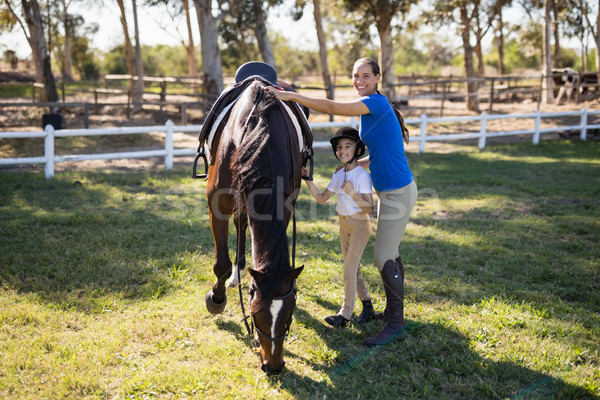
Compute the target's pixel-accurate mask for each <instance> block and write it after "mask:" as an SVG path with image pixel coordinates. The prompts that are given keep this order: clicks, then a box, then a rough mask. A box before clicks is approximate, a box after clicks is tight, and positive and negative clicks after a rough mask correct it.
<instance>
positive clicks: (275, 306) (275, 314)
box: [269, 300, 283, 354]
mask: <svg viewBox="0 0 600 400" xmlns="http://www.w3.org/2000/svg"><path fill="white" fill-rule="evenodd" d="M282 307H283V300H273V302H271V307H270V308H269V311H270V312H271V337H273V338H274V337H277V336H276V333H275V326H276V325H277V320H278V319H279V313H280V312H281V309H282ZM271 354H275V341H274V340H273V341H271Z"/></svg>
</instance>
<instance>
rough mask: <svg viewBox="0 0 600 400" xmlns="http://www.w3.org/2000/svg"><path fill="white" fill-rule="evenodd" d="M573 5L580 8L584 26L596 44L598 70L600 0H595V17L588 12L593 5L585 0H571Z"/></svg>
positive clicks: (599, 55) (597, 65)
mask: <svg viewBox="0 0 600 400" xmlns="http://www.w3.org/2000/svg"><path fill="white" fill-rule="evenodd" d="M573 1H574V2H575V5H577V6H578V8H579V10H581V14H582V16H583V19H584V21H585V24H586V26H587V27H588V29H589V31H590V33H591V34H592V37H593V39H594V44H595V45H596V54H595V58H594V61H595V62H596V70H598V71H600V27H599V26H598V25H599V24H600V1H597V3H596V5H595V7H596V18H595V19H594V18H593V17H592V16H590V14H592V12H593V7H592V6H591V5H590V4H589V3H588V1H587V0H573ZM598 79H600V73H599V74H598Z"/></svg>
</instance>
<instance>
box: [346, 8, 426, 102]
mask: <svg viewBox="0 0 600 400" xmlns="http://www.w3.org/2000/svg"><path fill="white" fill-rule="evenodd" d="M343 3H344V5H345V6H346V7H348V9H349V10H350V11H360V12H361V13H362V14H363V15H364V16H365V18H364V19H365V20H369V21H372V22H374V23H375V26H376V28H377V33H378V34H379V40H380V44H381V47H380V56H379V64H380V66H381V70H382V71H381V72H382V77H381V85H382V90H383V92H384V93H385V94H386V95H387V96H388V97H390V98H394V97H395V87H394V42H393V37H394V36H393V34H392V20H393V19H394V17H395V16H396V15H397V14H398V13H400V14H403V15H404V14H406V13H408V11H409V10H410V6H411V4H415V3H416V0H366V1H365V0H344V1H343Z"/></svg>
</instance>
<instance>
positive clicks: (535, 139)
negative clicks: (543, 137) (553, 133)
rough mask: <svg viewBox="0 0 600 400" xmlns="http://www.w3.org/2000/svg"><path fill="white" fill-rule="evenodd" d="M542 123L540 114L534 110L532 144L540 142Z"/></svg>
mask: <svg viewBox="0 0 600 400" xmlns="http://www.w3.org/2000/svg"><path fill="white" fill-rule="evenodd" d="M541 122H542V112H541V111H540V110H539V109H537V110H535V123H534V128H533V130H534V132H533V144H538V143H539V142H540V124H541Z"/></svg>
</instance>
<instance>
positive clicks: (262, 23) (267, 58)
mask: <svg viewBox="0 0 600 400" xmlns="http://www.w3.org/2000/svg"><path fill="white" fill-rule="evenodd" d="M252 6H253V7H252V11H253V12H252V15H253V17H254V26H255V28H254V33H255V35H256V40H257V42H258V48H259V50H260V54H261V56H262V59H263V61H264V62H266V63H267V64H269V65H272V66H273V67H275V57H273V50H272V49H271V41H270V40H269V36H268V35H267V23H266V21H267V17H266V13H265V10H264V9H263V1H262V0H252Z"/></svg>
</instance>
